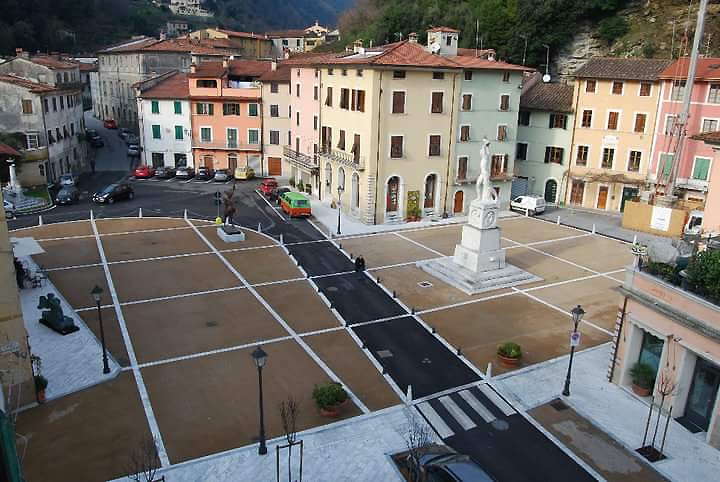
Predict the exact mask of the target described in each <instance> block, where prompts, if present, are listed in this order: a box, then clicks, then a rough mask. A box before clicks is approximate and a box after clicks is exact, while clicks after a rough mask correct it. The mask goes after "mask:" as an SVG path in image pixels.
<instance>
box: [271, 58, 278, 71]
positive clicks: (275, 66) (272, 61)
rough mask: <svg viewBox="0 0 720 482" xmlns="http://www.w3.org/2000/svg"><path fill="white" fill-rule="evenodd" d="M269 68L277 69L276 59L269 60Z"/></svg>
mask: <svg viewBox="0 0 720 482" xmlns="http://www.w3.org/2000/svg"><path fill="white" fill-rule="evenodd" d="M270 70H273V71H274V70H277V60H271V61H270Z"/></svg>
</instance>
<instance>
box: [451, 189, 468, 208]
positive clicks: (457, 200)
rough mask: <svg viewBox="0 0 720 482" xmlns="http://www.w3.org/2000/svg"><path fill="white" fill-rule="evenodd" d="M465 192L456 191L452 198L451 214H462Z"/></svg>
mask: <svg viewBox="0 0 720 482" xmlns="http://www.w3.org/2000/svg"><path fill="white" fill-rule="evenodd" d="M464 208H465V193H464V192H462V191H458V192H456V193H455V197H454V198H453V214H462V213H463V211H464V210H465V209H464Z"/></svg>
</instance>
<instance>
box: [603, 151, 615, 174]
mask: <svg viewBox="0 0 720 482" xmlns="http://www.w3.org/2000/svg"><path fill="white" fill-rule="evenodd" d="M614 159H615V149H613V148H611V147H605V148H603V155H602V163H601V165H600V167H602V168H603V169H612V167H613V160H614Z"/></svg>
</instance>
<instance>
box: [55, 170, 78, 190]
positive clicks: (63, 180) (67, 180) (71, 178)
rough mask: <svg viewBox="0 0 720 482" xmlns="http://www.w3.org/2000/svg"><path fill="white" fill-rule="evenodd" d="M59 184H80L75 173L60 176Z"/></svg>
mask: <svg viewBox="0 0 720 482" xmlns="http://www.w3.org/2000/svg"><path fill="white" fill-rule="evenodd" d="M58 184H60V186H61V187H62V186H77V185H78V178H77V177H75V174H70V173H68V174H62V175H61V176H60V179H59V180H58Z"/></svg>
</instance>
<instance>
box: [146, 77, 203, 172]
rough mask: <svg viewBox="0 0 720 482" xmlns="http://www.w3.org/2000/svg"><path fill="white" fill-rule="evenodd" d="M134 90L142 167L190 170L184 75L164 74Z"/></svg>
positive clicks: (187, 87)
mask: <svg viewBox="0 0 720 482" xmlns="http://www.w3.org/2000/svg"><path fill="white" fill-rule="evenodd" d="M136 89H137V94H136V95H137V102H138V112H139V121H140V145H142V146H143V150H142V153H141V156H142V162H143V164H147V165H151V166H153V167H160V166H171V167H176V168H177V167H183V166H190V167H194V165H195V164H194V161H193V154H192V125H191V123H190V118H191V115H190V88H189V84H188V77H187V74H184V73H179V72H171V73H169V74H164V75H161V76H159V77H157V78H154V79H150V80H147V81H145V82H142V83H140V84H138V85H137V87H136Z"/></svg>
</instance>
